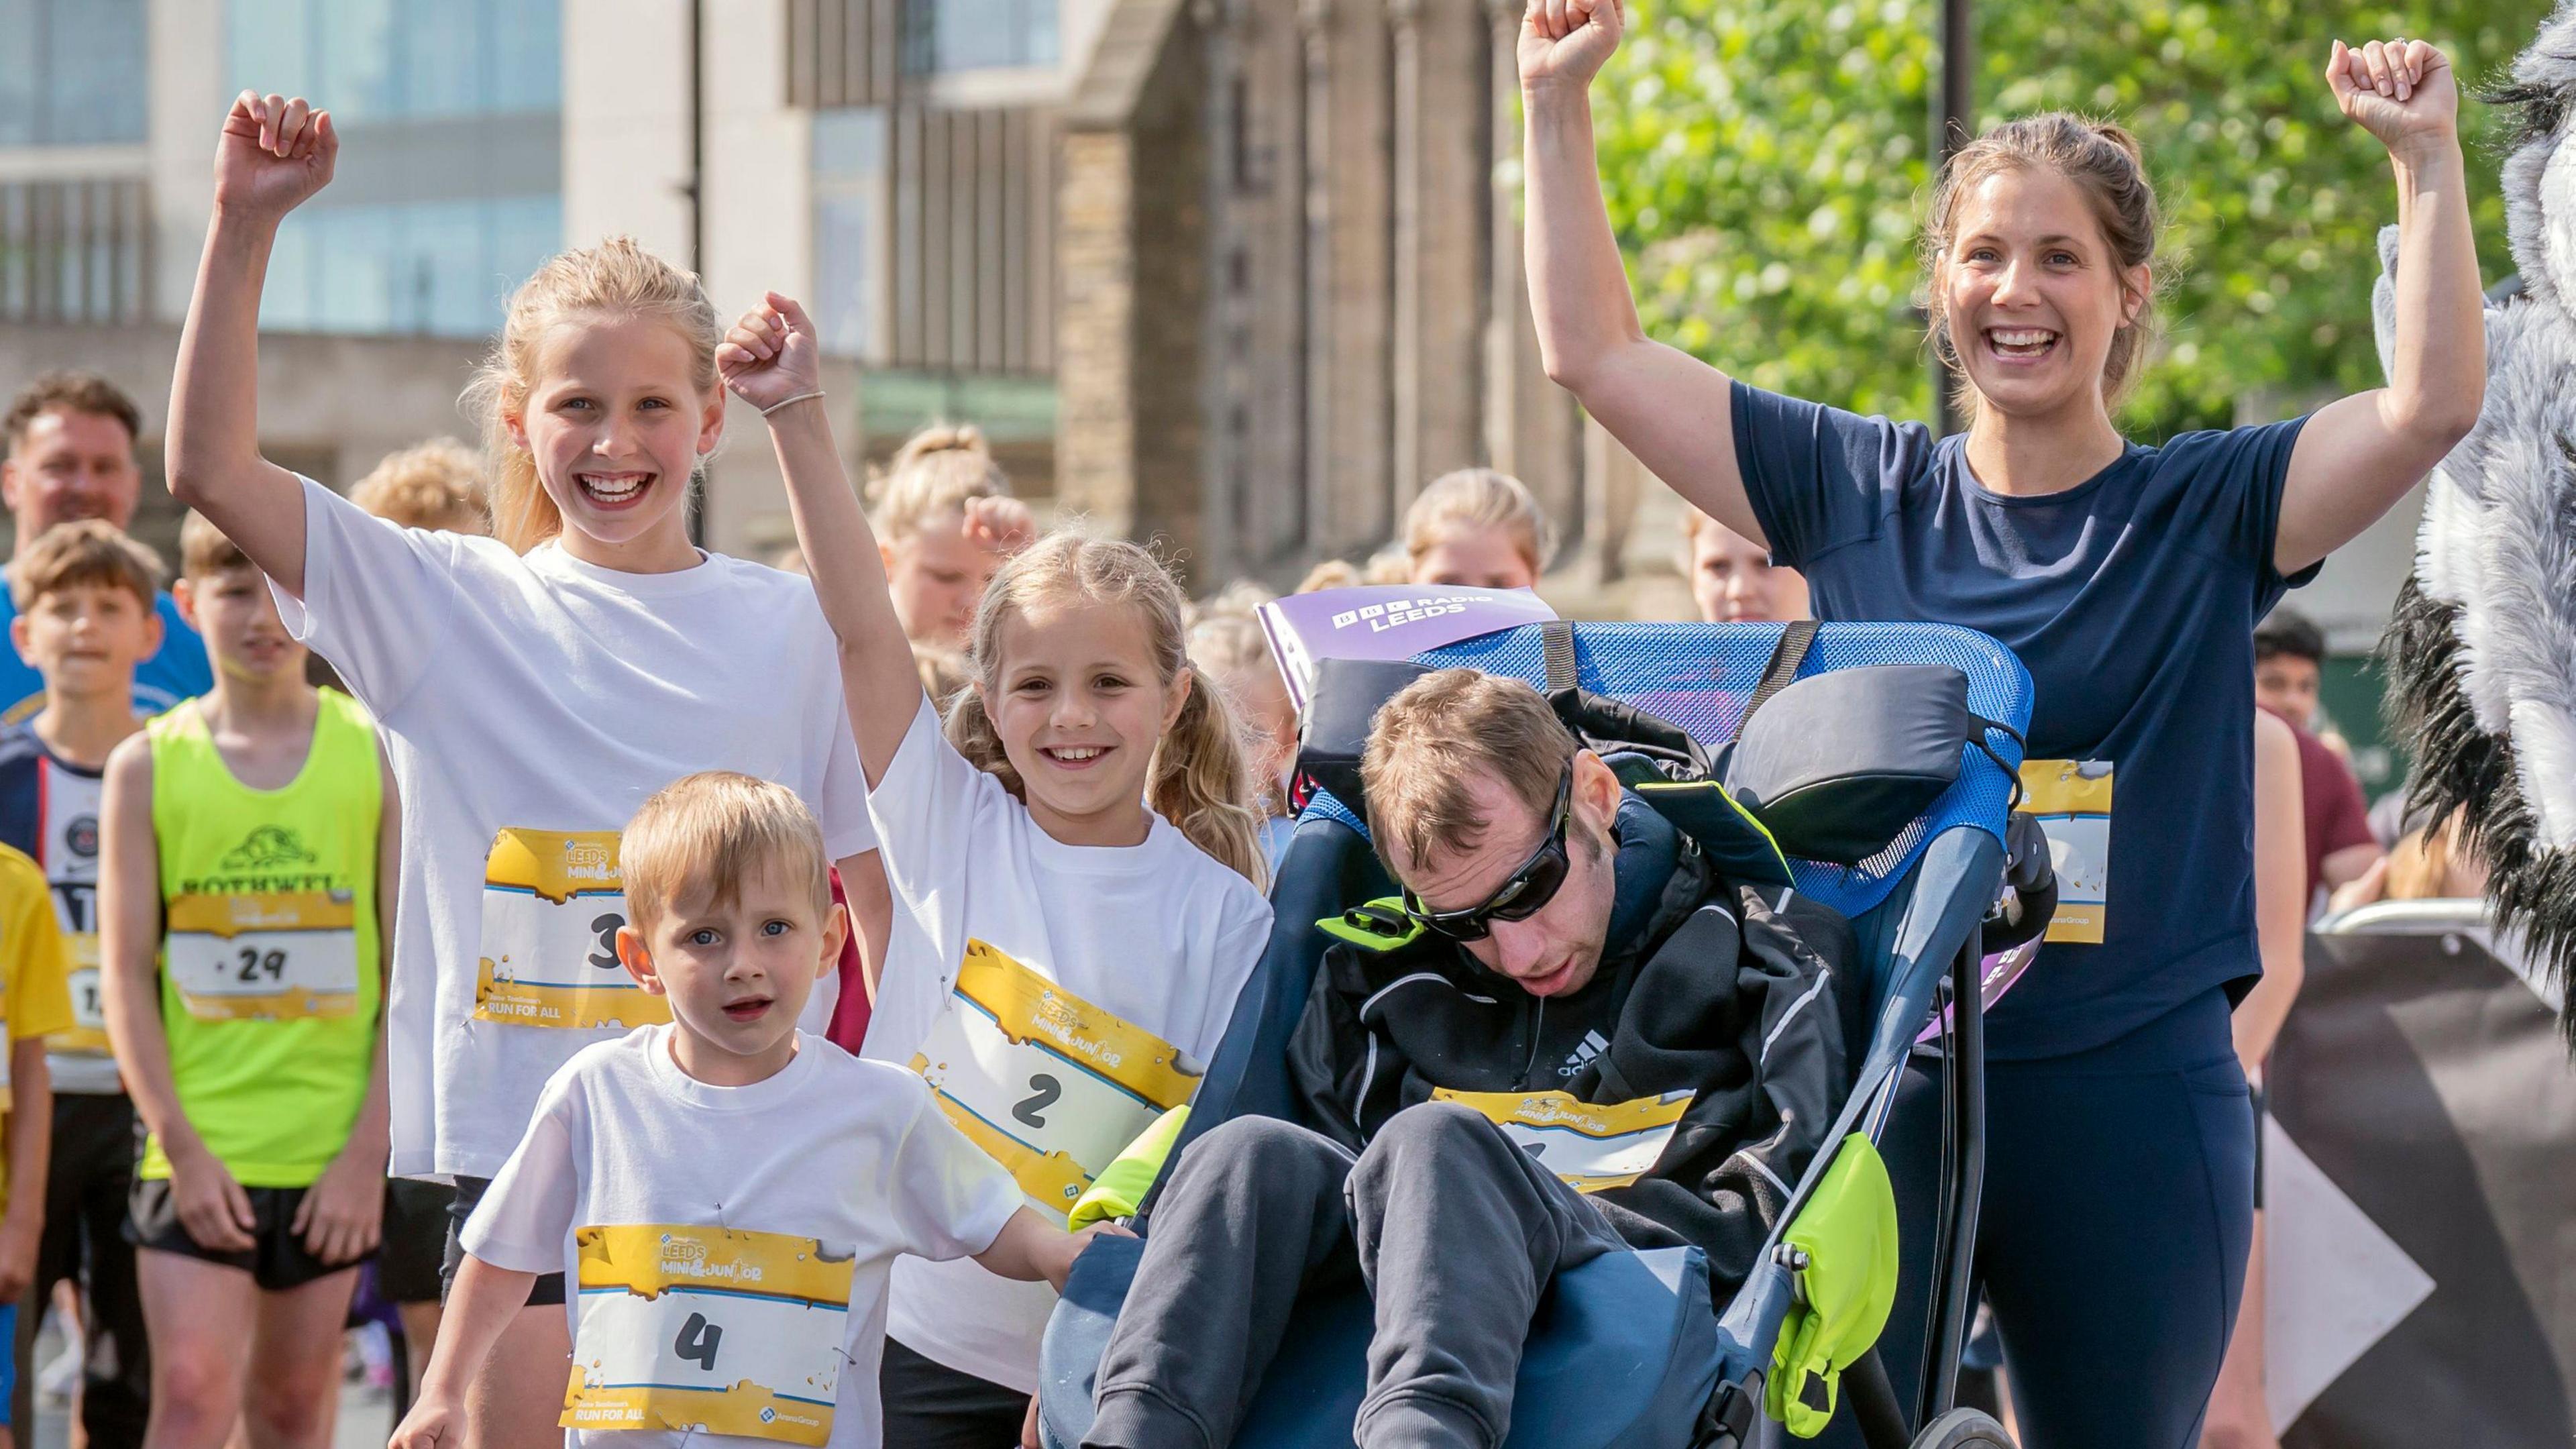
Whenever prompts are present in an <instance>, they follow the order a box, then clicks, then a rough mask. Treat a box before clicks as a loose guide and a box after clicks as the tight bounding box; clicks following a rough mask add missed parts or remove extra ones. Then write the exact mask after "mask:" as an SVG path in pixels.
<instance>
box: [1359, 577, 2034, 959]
mask: <svg viewBox="0 0 2576 1449" xmlns="http://www.w3.org/2000/svg"><path fill="white" fill-rule="evenodd" d="M1782 629H1783V626H1782V625H1778V624H1577V625H1575V626H1574V658H1575V682H1576V683H1577V684H1579V685H1581V686H1582V687H1583V688H1585V689H1588V690H1591V691H1592V692H1593V693H1595V694H1602V695H1607V696H1609V697H1611V698H1613V699H1618V700H1623V701H1625V702H1626V703H1628V704H1631V705H1634V706H1635V707H1637V708H1638V709H1641V710H1644V711H1646V712H1647V713H1649V714H1654V715H1659V716H1661V717H1663V718H1664V719H1667V720H1670V721H1672V722H1673V723H1674V724H1677V725H1679V726H1681V727H1682V728H1683V729H1684V730H1686V731H1688V732H1689V733H1690V735H1691V737H1692V738H1693V739H1696V740H1698V741H1699V742H1700V743H1701V744H1702V745H1705V746H1707V747H1708V748H1709V749H1711V750H1715V749H1716V748H1717V747H1718V746H1719V745H1722V744H1724V743H1726V742H1727V741H1728V740H1731V739H1733V738H1734V737H1735V731H1736V729H1737V727H1738V726H1739V725H1740V724H1742V722H1743V719H1744V706H1745V704H1746V702H1747V701H1749V700H1751V699H1752V697H1753V691H1754V689H1755V688H1756V687H1757V686H1758V685H1759V684H1760V683H1761V680H1762V671H1763V669H1764V668H1765V667H1766V666H1767V665H1768V664H1769V663H1770V662H1771V655H1772V651H1773V650H1774V649H1776V648H1778V646H1779V643H1780V635H1781V632H1782ZM1543 637H1544V631H1543V630H1542V629H1541V628H1539V627H1538V626H1535V625H1530V626H1524V627H1521V628H1518V629H1506V630H1504V631H1502V632H1500V633H1497V634H1488V635H1485V636H1483V637H1482V638H1477V639H1469V640H1466V641H1464V642H1462V643H1458V644H1452V645H1449V646H1448V647H1446V648H1442V649H1435V650H1432V651H1431V652H1429V653H1427V654H1422V655H1418V656H1416V659H1415V662H1416V663H1420V664H1424V665H1429V666H1431V667H1433V668H1447V667H1449V666H1452V665H1467V666H1470V667H1472V668H1476V669H1481V670H1484V671H1485V672H1486V673H1488V674H1503V675H1510V676H1512V677H1515V678H1519V679H1526V680H1528V681H1530V682H1531V683H1532V684H1536V685H1539V686H1540V687H1541V688H1545V687H1546V686H1545V681H1546V679H1547V664H1546V660H1545V657H1544V654H1543V646H1542V644H1541V640H1542V639H1543ZM1873 664H1947V665H1949V666H1951V667H1952V668H1954V669H1957V670H1958V671H1960V672H1961V673H1963V674H1965V675H1966V676H1967V677H1968V708H1969V709H1971V710H1973V711H1975V712H1976V713H1977V714H1979V715H1982V716H1984V717H1985V718H1987V719H1990V720H1996V721H2000V722H2001V723H2004V724H2008V725H2010V726H2012V727H2013V728H2014V729H2016V730H2027V729H2028V728H2029V727H2030V706H2031V683H2030V671H2028V670H2026V669H2024V668H2023V667H2022V664H2021V661H2020V660H2019V659H2017V658H2015V657H2014V655H2013V652H2012V651H2011V650H2010V649H2007V648H2005V647H2004V646H2003V645H2002V644H2001V643H1999V642H1997V641H1996V640H1994V639H1992V638H1990V637H1988V636H1987V635H1984V634H1980V633H1978V632H1977V631H1975V630H1973V629H1961V628H1957V627H1954V626H1952V625H1948V624H1825V625H1822V626H1819V627H1818V629H1817V630H1816V638H1815V642H1814V644H1812V645H1811V646H1810V647H1809V648H1808V650H1807V655H1806V658H1805V659H1804V660H1803V661H1802V662H1801V663H1800V665H1799V667H1798V674H1797V677H1798V678H1800V679H1805V678H1808V677H1810V676H1813V675H1817V674H1824V673H1829V672H1831V671H1834V670H1838V669H1858V668H1862V667H1865V666H1868V665H1873ZM1988 743H1990V744H1992V745H1993V746H1994V748H1995V749H1996V751H1997V752H1998V753H2000V754H2001V755H2002V756H2003V757H2004V758H2005V759H2006V760H2009V761H2011V762H2013V763H2014V764H2016V765H2018V764H2019V763H2020V761H2021V746H2020V744H2019V743H2018V742H2016V741H2014V740H2011V739H2009V738H2006V737H2004V736H2003V735H2001V734H2000V733H1998V734H1996V735H1995V736H1993V737H1992V738H1991V739H1990V740H1989V741H1988ZM2012 786H2013V779H2012V776H2011V775H2009V774H2007V773H2006V772H2005V770H2004V769H2003V767H2002V766H2000V765H1997V764H1996V763H1995V762H1994V761H1993V760H1991V759H1989V758H1987V757H1986V755H1985V753H1984V752H1983V751H1981V750H1977V749H1975V748H1973V747H1969V746H1962V747H1961V764H1960V770H1959V778H1958V779H1957V780H1956V781H1955V782H1953V783H1952V784H1951V786H1950V787H1949V788H1948V789H1947V790H1945V791H1943V792H1942V793H1941V795H1940V797H1939V798H1937V799H1935V800H1934V801H1933V802H1932V804H1931V806H1930V807H1929V808H1928V809H1926V810H1925V811H1924V812H1923V814H1922V815H1921V816H1920V817H1918V818H1917V819H1916V820H1915V821H1914V822H1913V823H1912V824H1911V825H1908V826H1907V827H1906V828H1905V829H1904V830H1903V831H1902V832H1900V833H1899V834H1898V835H1897V836H1896V838H1895V839H1894V840H1891V841H1889V842H1888V843H1887V845H1886V847H1885V848H1884V849H1882V850H1880V851H1879V852H1878V853H1877V854H1876V855H1873V856H1871V857H1869V858H1868V859H1867V860H1864V861H1862V862H1861V863H1859V864H1858V865H1834V864H1831V863H1828V862H1825V861H1813V860H1797V861H1792V862H1790V868H1791V873H1792V875H1793V876H1794V877H1795V878H1796V880H1797V884H1798V889H1799V890H1801V891H1803V892H1805V893H1806V894H1807V895H1808V896H1809V897H1810V898H1812V899H1815V900H1819V901H1822V902H1824V903H1825V904H1826V905H1829V906H1832V907H1833V908H1834V909H1835V910H1838V911H1840V912H1842V913H1843V914H1844V915H1846V916H1849V917H1852V918H1853V919H1855V920H1856V919H1858V918H1859V917H1861V916H1862V915H1864V914H1866V913H1867V912H1868V911H1869V910H1870V909H1871V908H1872V907H1874V906H1876V905H1877V904H1878V903H1879V902H1881V901H1883V900H1886V899H1887V897H1888V894H1889V892H1891V891H1893V890H1895V889H1896V885H1897V882H1899V881H1901V880H1903V879H1904V877H1905V873H1906V871H1908V870H1909V869H1911V868H1912V867H1913V865H1914V861H1915V858H1916V857H1917V856H1918V855H1919V854H1921V852H1922V849H1923V845H1924V842H1926V841H1928V840H1930V839H1931V838H1932V837H1933V836H1935V835H1938V834H1940V833H1941V832H1942V831H1944V830H1946V829H1948V828H1949V827H1951V826H1953V825H1961V824H1969V825H1975V826H1977V827H1978V828H1980V829H1982V830H1985V831H1987V832H1988V833H1990V834H1992V835H1993V836H1994V837H1995V838H1996V840H1997V841H2001V840H2002V839H2003V830H2004V817H2005V815H2006V814H2007V812H2008V809H2009V806H2008V802H2009V801H2010V799H2011V798H2012ZM1336 808H1338V807H1336ZM1342 813H1344V814H1345V815H1347V813H1348V812H1342Z"/></svg>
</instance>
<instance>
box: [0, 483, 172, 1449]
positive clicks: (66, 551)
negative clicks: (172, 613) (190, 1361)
mask: <svg viewBox="0 0 2576 1449" xmlns="http://www.w3.org/2000/svg"><path fill="white" fill-rule="evenodd" d="M160 588H161V559H160V557H159V556H158V555H156V554H154V553H153V552H152V550H150V549H149V548H146V547H144V546H143V545H142V544H140V543H137V542H135V541H134V540H133V539H131V538H128V537H126V536H125V534H124V533H123V532H121V531H120V530H119V529H118V528H117V527H116V526H115V524H113V523H111V522H109V521H108V520H106V519H104V518H86V519H78V520H75V521H72V522H68V523H59V524H56V525H54V526H53V527H52V528H50V529H48V530H47V531H46V532H45V534H44V535H43V536H42V537H40V538H37V539H35V540H34V541H33V542H31V543H29V544H28V545H27V546H26V548H24V549H23V550H21V551H20V553H19V554H18V557H17V560H16V562H15V564H14V565H13V566H12V568H11V570H10V593H11V598H12V599H13V601H14V602H15V604H16V612H15V613H14V614H13V615H12V617H11V618H10V620H9V638H10V642H11V643H12V644H14V645H15V646H16V648H17V656H18V657H19V658H21V659H24V660H25V661H27V662H28V663H29V664H31V665H33V666H34V667H35V670H36V673H37V676H38V678H40V679H41V680H42V681H43V684H44V689H43V692H42V694H41V695H40V696H39V697H38V703H39V706H40V707H39V708H38V710H37V712H36V713H35V714H34V715H33V716H32V717H31V718H28V719H26V720H24V721H21V722H20V723H18V724H15V725H12V726H9V727H8V728H7V729H5V730H0V844H6V845H8V846H11V847H13V848H15V849H17V850H20V851H23V852H25V853H26V854H27V855H28V856H29V857H31V858H32V859H33V860H34V861H35V863H36V865H37V866H38V868H39V869H40V870H42V872H43V875H44V879H45V882H46V884H47V885H48V886H49V887H50V888H51V889H52V892H53V898H54V908H55V915H56V921H57V924H58V925H59V926H60V927H61V934H62V938H63V941H64V945H65V948H66V950H67V951H68V953H69V954H68V959H67V961H66V962H65V970H66V971H67V972H68V973H69V984H70V1000H71V1018H70V1020H68V1021H66V1022H65V1023H63V1028H64V1029H63V1030H61V1031H60V1032H58V1033H57V1034H56V1035H55V1036H54V1037H53V1038H52V1040H51V1041H50V1042H49V1043H48V1056H47V1065H48V1068H49V1070H50V1073H51V1077H52V1083H53V1094H52V1103H51V1107H50V1108H49V1110H50V1112H51V1114H52V1121H51V1126H52V1168H51V1171H50V1172H49V1173H48V1175H47V1179H46V1181H45V1184H44V1188H43V1194H44V1237H43V1241H42V1243H41V1245H40V1247H39V1249H38V1252H37V1255H36V1261H35V1275H34V1282H33V1287H34V1289H35V1292H33V1293H32V1294H29V1295H28V1297H27V1299H26V1303H25V1307H24V1310H23V1311H24V1312H25V1314H26V1315H27V1316H28V1318H29V1320H30V1321H29V1322H28V1323H26V1324H25V1325H24V1327H25V1328H26V1329H27V1331H28V1333H29V1334H30V1335H32V1333H33V1332H34V1330H35V1327H36V1325H35V1323H34V1321H33V1320H34V1319H37V1318H41V1317H42V1316H43V1313H44V1304H45V1303H46V1301H47V1300H48V1298H49V1297H50V1296H51V1295H52V1293H53V1291H54V1288H55V1285H57V1284H60V1283H65V1282H69V1283H70V1284H72V1285H73V1286H74V1288H75V1289H76V1290H77V1301H78V1303H79V1307H80V1322H79V1324H78V1325H77V1327H78V1330H79V1331H78V1332H77V1333H76V1334H75V1335H74V1337H75V1338H76V1340H77V1341H78V1342H79V1344H80V1347H79V1349H78V1350H77V1351H78V1353H79V1355H80V1356H79V1358H78V1360H77V1362H78V1363H79V1364H80V1366H81V1373H82V1383H81V1422H82V1425H83V1427H85V1428H86V1429H87V1430H88V1431H89V1436H90V1439H91V1441H92V1443H93V1445H94V1446H95V1449H133V1446H136V1445H140V1444H141V1443H142V1440H143V1429H144V1423H145V1419H146V1416H147V1415H148V1414H149V1412H150V1407H151V1400H150V1395H149V1385H150V1383H151V1378H150V1374H151V1367H150V1364H151V1360H150V1356H149V1354H148V1352H147V1348H146V1343H145V1334H144V1329H143V1302H142V1299H141V1298H140V1296H138V1294H137V1292H136V1290H135V1284H134V1250H133V1249H132V1248H130V1247H128V1246H127V1245H126V1242H125V1237H124V1225H125V1198H126V1194H127V1192H128V1191H129V1190H130V1189H131V1187H132V1186H133V1181H134V1104H133V1102H132V1101H131V1100H130V1099H129V1098H128V1097H127V1096H126V1094H125V1084H124V1082H123V1081H122V1080H121V1079H120V1078H119V1076H118V1074H117V1070H116V1059H115V1058H114V1057H113V1056H112V1055H111V1054H110V1053H109V1051H108V1041H107V1021H106V1018H105V1016H104V1015H103V1014H102V1012H101V1008H100V995H99V976H98V959H99V958H98V860H99V787H100V777H101V773H102V772H103V771H104V770H105V769H106V767H107V759H108V755H109V753H110V752H111V751H113V750H114V749H115V748H116V747H117V746H118V745H119V744H122V743H123V742H124V741H125V740H126V739H127V738H128V737H130V736H132V735H133V734H134V733H136V732H137V731H139V730H141V729H142V728H143V722H142V721H141V720H140V719H139V718H137V717H136V714H135V700H136V694H135V679H134V676H135V671H136V669H138V668H139V667H140V666H141V665H142V663H143V661H144V660H146V659H150V658H152V657H153V656H154V653H155V651H157V650H158V649H159V648H160V647H161V644H162V638H163V634H164V632H165V630H164V627H163V625H164V621H163V619H162V617H161V615H160V613H159V611H158V607H157V602H156V601H157V598H158V596H159V593H160ZM191 645H192V647H193V646H194V640H193V636H191ZM27 1110H32V1108H29V1109H27ZM29 1191H31V1192H32V1191H35V1189H34V1188H32V1187H31V1188H30V1189H29ZM70 1326H71V1325H66V1327H70ZM20 1361H21V1362H22V1363H23V1362H24V1361H25V1358H24V1356H23V1355H22V1356H21V1359H20Z"/></svg>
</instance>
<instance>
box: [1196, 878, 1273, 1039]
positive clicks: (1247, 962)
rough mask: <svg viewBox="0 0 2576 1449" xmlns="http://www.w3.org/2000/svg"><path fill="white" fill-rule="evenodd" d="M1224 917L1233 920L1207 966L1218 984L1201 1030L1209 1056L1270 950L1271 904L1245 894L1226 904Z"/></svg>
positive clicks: (1218, 939) (1251, 894)
mask: <svg viewBox="0 0 2576 1449" xmlns="http://www.w3.org/2000/svg"><path fill="white" fill-rule="evenodd" d="M1227 905H1228V908H1229V909H1228V910H1227V915H1228V916H1230V917H1232V919H1230V920H1228V921H1227V922H1226V924H1225V929H1224V930H1223V931H1222V932H1220V933H1219V934H1218V936H1217V942H1216V959H1215V960H1214V961H1211V962H1209V963H1208V967H1207V969H1208V971H1209V973H1210V974H1211V975H1212V976H1213V977H1214V978H1215V979H1216V980H1217V981H1218V982H1220V983H1222V987H1221V989H1220V990H1217V991H1213V992H1210V993H1209V995H1208V1011H1209V1013H1210V1017H1211V1019H1210V1020H1209V1021H1207V1022H1206V1023H1205V1024H1204V1026H1203V1028H1202V1029H1203V1031H1204V1033H1205V1034H1204V1035H1203V1036H1201V1037H1200V1040H1202V1041H1204V1042H1206V1043H1207V1044H1208V1051H1209V1053H1210V1054H1211V1056H1212V1055H1213V1054H1214V1053H1215V1050H1216V1048H1217V1045H1218V1044H1219V1043H1221V1042H1222V1041H1224V1040H1225V1029H1226V1027H1227V1026H1229V1025H1231V1024H1232V1023H1233V1021H1234V1005H1235V998H1236V997H1237V996H1239V995H1241V994H1242V992H1243V984H1244V983H1245V982H1247V981H1249V980H1251V979H1252V968H1253V967H1255V966H1258V965H1260V964H1261V957H1262V954H1263V953H1264V952H1266V951H1268V950H1269V949H1270V923H1271V911H1270V902H1268V901H1266V900H1264V899H1262V898H1261V896H1260V895H1259V894H1258V893H1257V892H1254V891H1249V890H1247V891H1244V892H1242V893H1240V894H1238V895H1236V896H1234V898H1233V899H1232V900H1230V901H1228V902H1227Z"/></svg>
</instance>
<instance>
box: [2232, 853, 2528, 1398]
mask: <svg viewBox="0 0 2576 1449" xmlns="http://www.w3.org/2000/svg"><path fill="white" fill-rule="evenodd" d="M2307 965H2308V974H2307V982H2306V984H2305V986H2304V987H2303V988H2302V990H2301V991H2300V993H2299V1002H2298V1006H2297V1008H2296V1009H2295V1010H2294V1011H2293V1012H2292V1013H2291V1015H2290V1019H2289V1023H2288V1025H2287V1026H2286V1027H2285V1028H2284V1029H2283V1031H2282V1035H2281V1041H2280V1045H2279V1047H2278V1048H2277V1049H2276V1050H2275V1053H2274V1055H2273V1059H2272V1066H2271V1071H2270V1084H2271V1105H2272V1121H2271V1123H2270V1125H2269V1126H2268V1127H2267V1128H2266V1131H2265V1137H2264V1153H2265V1159H2264V1185H2265V1206H2266V1218H2267V1223H2266V1241H2267V1243H2268V1244H2269V1251H2270V1254H2271V1263H2270V1272H2269V1273H2268V1274H2267V1276H2266V1280H2265V1281H2266V1285H2267V1287H2268V1289H2269V1300H2270V1301H2269V1303H2268V1304H2267V1312H2266V1315H2265V1318H2266V1323H2265V1328H2266V1332H2265V1344H2266V1347H2267V1349H2268V1357H2269V1360H2270V1362H2269V1375H2268V1381H2267V1382H2268V1391H2269V1394H2270V1398H2271V1408H2272V1420H2273V1423H2274V1424H2275V1425H2276V1426H2279V1427H2280V1428H2281V1429H2282V1430H2283V1433H2282V1443H2283V1445H2284V1446H2285V1449H2400V1446H2403V1449H2421V1446H2423V1445H2427V1444H2459V1445H2475V1446H2479V1449H2526V1446H2527V1449H2548V1446H2557V1449H2564V1446H2566V1445H2568V1444H2569V1443H2571V1442H2576V1391H2571V1385H2576V1231H2571V1222H2576V1069H2571V1067H2570V1065H2569V1060H2568V1052H2567V1047H2566V1044H2565V1043H2564V1041H2563V1040H2562V1039H2561V1038H2560V1036H2559V1035H2558V1029H2557V1023H2556V1016H2557V1010H2558V1001H2557V997H2556V995H2555V993H2554V992H2550V991H2548V990H2547V985H2546V983H2545V982H2542V981H2535V980H2532V979H2529V978H2528V977H2526V975H2525V974H2524V972H2523V971H2522V970H2521V968H2520V967H2519V965H2518V953H2516V952H2514V951H2513V950H2512V949H2511V946H2510V943H2508V942H2499V941H2498V940H2497V939H2495V937H2494V936H2493V935H2492V934H2491V932H2490V931H2489V929H2488V927H2487V925H2486V923H2485V920H2484V917H2483V915H2482V913H2481V912H2480V910H2479V907H2478V903H2477V902H2474V901H2420V902H2396V903H2391V904H2387V905H2381V906H2372V907H2368V908H2365V909H2363V910H2361V911H2355V912H2352V913H2350V914H2348V915H2346V916H2344V917H2342V918H2340V919H2339V920H2336V921H2329V922H2325V923H2322V925H2321V929H2320V930H2318V931H2317V932H2316V933H2314V934H2312V935H2311V936H2310V937H2309V939H2308V955H2307Z"/></svg>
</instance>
